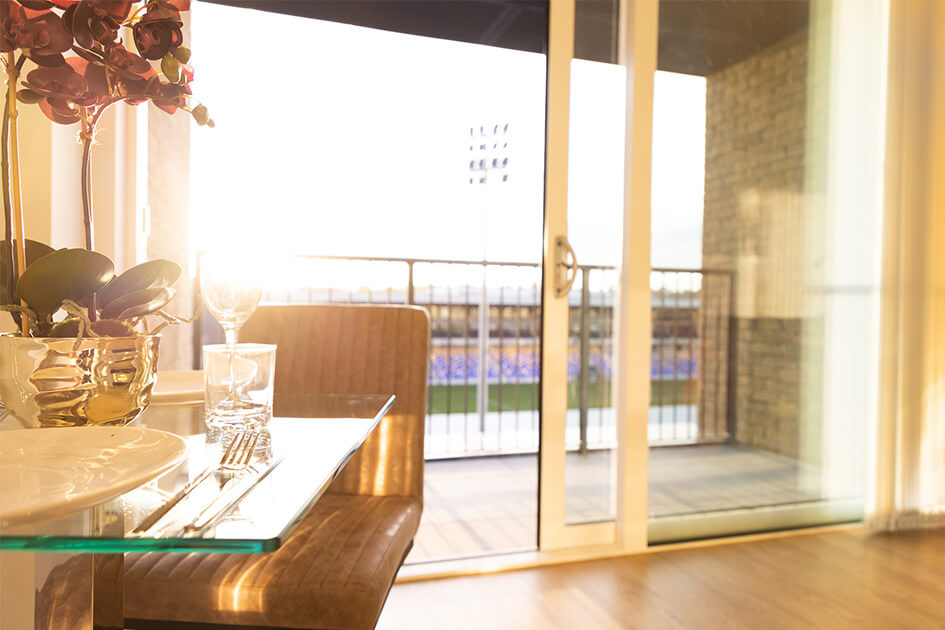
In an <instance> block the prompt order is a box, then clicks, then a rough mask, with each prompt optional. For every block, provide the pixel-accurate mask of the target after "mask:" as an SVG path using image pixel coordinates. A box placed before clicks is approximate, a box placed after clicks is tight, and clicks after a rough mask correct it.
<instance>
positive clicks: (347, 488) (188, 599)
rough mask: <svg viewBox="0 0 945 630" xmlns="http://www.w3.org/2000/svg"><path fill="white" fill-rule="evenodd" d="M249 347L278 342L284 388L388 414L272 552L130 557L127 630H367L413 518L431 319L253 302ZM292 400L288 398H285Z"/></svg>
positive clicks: (394, 310)
mask: <svg viewBox="0 0 945 630" xmlns="http://www.w3.org/2000/svg"><path fill="white" fill-rule="evenodd" d="M241 337H242V339H244V340H246V341H256V342H261V343H275V344H277V345H278V350H277V352H276V377H275V389H276V391H275V405H276V409H275V413H276V415H282V416H302V417H304V416H305V415H306V413H305V412H306V410H305V409H304V402H298V401H299V400H300V398H298V397H295V396H285V397H283V398H280V393H287V394H298V393H313V394H319V393H338V394H388V393H394V394H396V396H397V400H396V401H395V403H394V405H393V407H392V408H391V411H390V412H389V413H388V415H387V416H386V417H385V418H384V419H383V420H382V421H381V423H380V425H378V427H377V429H375V431H374V433H373V434H372V435H371V437H369V438H368V440H367V441H366V442H365V444H364V445H363V446H362V448H361V449H360V450H359V451H358V453H357V454H356V455H355V456H354V457H353V458H352V459H351V461H350V462H348V464H347V466H346V467H345V469H344V470H343V471H342V473H341V474H340V475H339V476H338V478H337V479H336V480H335V481H334V482H333V484H332V486H331V487H330V489H329V491H328V492H327V493H326V494H325V495H324V496H323V497H322V498H321V499H320V500H319V501H318V503H316V504H315V507H314V508H313V509H312V510H311V512H309V514H308V515H307V516H306V518H305V519H304V520H303V521H302V523H301V524H300V525H299V527H298V528H297V529H296V531H295V532H293V534H292V535H291V537H290V538H289V540H288V541H287V542H286V544H285V545H283V546H282V547H281V548H280V549H278V550H277V551H275V552H273V553H271V554H258V555H256V554H254V555H245V554H154V553H152V554H143V555H136V554H128V555H127V556H126V558H125V617H126V620H127V621H126V626H127V627H129V628H140V629H148V628H221V627H264V628H323V629H341V628H345V629H347V628H358V629H361V628H372V627H374V625H375V624H376V622H377V618H378V616H379V615H380V612H381V609H382V607H383V605H384V602H385V600H386V598H387V594H388V592H389V590H390V587H391V585H392V583H393V581H394V577H395V576H396V574H397V571H398V569H399V568H400V565H401V563H402V562H403V559H404V557H405V556H406V554H407V552H408V551H409V549H410V546H411V544H412V541H413V537H414V535H415V534H416V532H417V528H418V527H419V524H420V512H421V509H422V504H423V435H424V416H425V411H426V381H427V361H428V352H429V339H430V325H429V319H428V317H427V315H426V312H425V311H423V310H422V309H420V308H415V307H396V306H337V305H330V306H329V305H325V306H322V305H318V306H316V305H301V306H263V307H260V308H259V310H258V311H257V312H256V314H255V315H254V316H253V317H252V319H250V321H249V322H247V323H246V325H245V326H244V328H243V332H242V335H241ZM287 401H288V402H287Z"/></svg>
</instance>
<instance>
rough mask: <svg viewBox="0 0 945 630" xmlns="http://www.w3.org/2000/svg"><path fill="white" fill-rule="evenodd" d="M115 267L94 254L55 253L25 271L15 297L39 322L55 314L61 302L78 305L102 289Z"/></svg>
mask: <svg viewBox="0 0 945 630" xmlns="http://www.w3.org/2000/svg"><path fill="white" fill-rule="evenodd" d="M114 275H115V265H113V264H112V261H111V260H109V259H108V257H107V256H103V255H102V254H99V253H98V252H90V251H89V250H87V249H59V250H56V251H54V252H52V253H49V254H46V255H45V256H43V257H42V258H40V259H39V260H37V261H36V262H34V263H33V264H31V265H30V266H29V267H27V268H26V271H25V272H24V273H23V276H22V277H21V278H20V282H19V283H18V284H17V291H16V292H17V294H18V295H19V297H21V298H22V299H23V300H24V301H25V302H26V303H27V304H28V305H29V307H30V308H31V309H33V310H34V311H36V314H37V315H38V316H39V317H40V318H44V317H46V316H48V315H52V314H53V313H55V312H56V311H58V310H59V307H60V305H62V302H63V300H75V301H80V300H82V299H84V298H86V297H88V296H89V295H91V294H92V293H95V292H96V291H98V290H100V289H101V288H102V287H104V286H105V285H106V284H108V282H109V281H110V280H111V279H112V277H114Z"/></svg>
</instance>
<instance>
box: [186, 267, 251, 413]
mask: <svg viewBox="0 0 945 630" xmlns="http://www.w3.org/2000/svg"><path fill="white" fill-rule="evenodd" d="M257 262H258V260H257V259H256V257H253V256H248V255H246V254H242V255H240V254H222V253H212V254H204V255H203V256H201V258H200V295H201V297H202V298H203V300H204V302H206V304H207V309H208V310H209V311H210V314H211V315H213V317H214V318H215V319H216V320H217V321H218V322H220V325H221V326H222V327H223V334H224V336H225V338H226V345H227V346H228V347H229V350H230V352H229V371H230V379H229V390H228V393H227V397H226V399H225V400H224V401H223V402H222V403H221V405H222V410H223V411H229V412H235V413H238V412H239V411H240V410H242V409H243V408H244V407H247V405H246V404H245V403H244V402H243V401H241V399H240V396H239V393H238V392H237V386H236V385H237V383H236V375H235V368H234V362H235V357H236V343H237V340H238V338H239V331H240V328H241V327H242V325H243V324H244V323H245V322H246V320H247V319H249V317H250V316H251V315H252V314H253V313H254V312H255V311H256V307H257V306H258V305H259V300H260V298H261V297H262V286H263V273H262V270H261V269H260V266H259V265H258V264H254V263H257Z"/></svg>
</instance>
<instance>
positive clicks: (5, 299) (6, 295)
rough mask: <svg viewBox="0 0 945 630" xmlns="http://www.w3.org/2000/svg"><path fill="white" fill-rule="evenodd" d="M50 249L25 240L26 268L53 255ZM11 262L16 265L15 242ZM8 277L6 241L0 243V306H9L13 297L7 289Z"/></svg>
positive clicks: (8, 246)
mask: <svg viewBox="0 0 945 630" xmlns="http://www.w3.org/2000/svg"><path fill="white" fill-rule="evenodd" d="M54 251H56V250H54V249H53V248H52V247H50V246H49V245H47V244H45V243H40V242H39V241H33V240H30V239H26V266H27V267H29V266H30V265H32V264H33V263H34V262H36V261H37V260H39V259H40V258H42V257H43V256H45V255H46V254H51V253H53V252H54ZM13 252H14V256H13V262H14V265H15V264H16V241H13ZM9 277H10V244H9V243H7V242H6V241H0V304H10V302H11V301H12V300H13V296H12V295H10V293H11V292H10V291H9V289H8V287H7V279H8V278H9Z"/></svg>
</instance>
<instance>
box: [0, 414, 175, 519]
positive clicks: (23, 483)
mask: <svg viewBox="0 0 945 630" xmlns="http://www.w3.org/2000/svg"><path fill="white" fill-rule="evenodd" d="M186 452H187V445H186V443H185V442H184V440H183V439H181V438H180V437H178V436H176V435H174V434H172V433H167V432H166V431H157V430H155V429H140V428H137V427H69V428H55V429H53V428H49V429H21V430H18V431H3V432H0V525H4V526H9V525H14V524H16V523H22V522H27V521H39V520H46V519H50V518H58V517H60V516H65V515H66V514H69V513H71V512H75V511H78V510H81V509H83V508H87V507H90V506H92V505H95V504H96V503H100V502H102V501H106V500H108V499H111V498H114V497H117V496H118V495H120V494H123V493H125V492H127V491H128V490H131V489H133V488H136V487H138V486H140V485H141V484H143V483H146V482H148V481H150V480H151V479H154V478H155V477H157V476H159V475H160V474H161V473H164V472H167V471H168V470H170V469H171V468H173V467H174V466H176V465H177V464H178V463H180V461H181V460H182V459H184V455H185V453H186Z"/></svg>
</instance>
